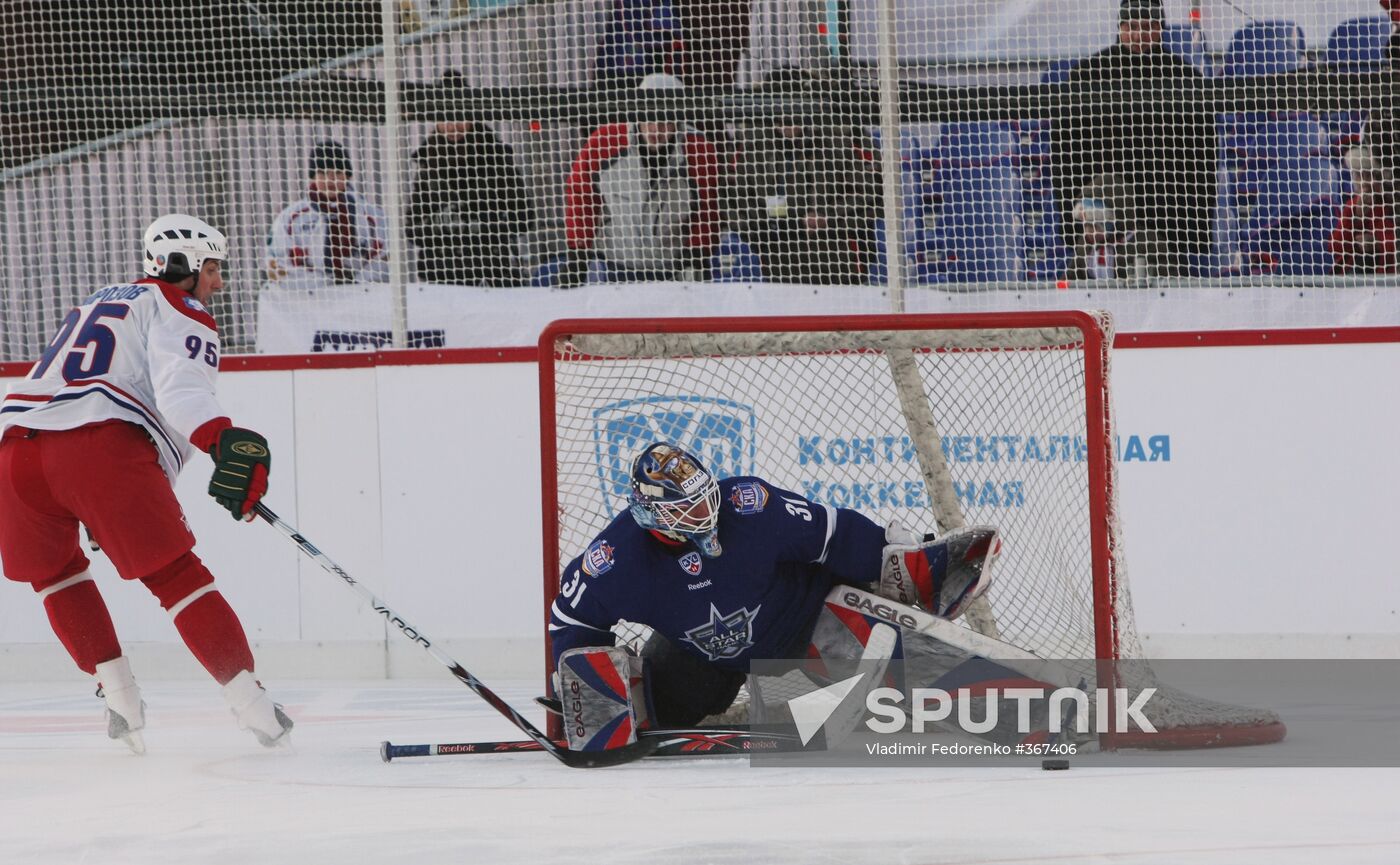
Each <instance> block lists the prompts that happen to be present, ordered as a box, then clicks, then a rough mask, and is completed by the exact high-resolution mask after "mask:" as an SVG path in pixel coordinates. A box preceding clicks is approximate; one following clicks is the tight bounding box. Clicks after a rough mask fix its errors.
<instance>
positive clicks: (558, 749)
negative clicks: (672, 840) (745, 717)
mask: <svg viewBox="0 0 1400 865" xmlns="http://www.w3.org/2000/svg"><path fill="white" fill-rule="evenodd" d="M253 511H254V512H255V513H256V514H257V515H258V516H260V517H262V518H263V519H264V520H267V522H268V524H270V525H271V526H272V527H273V528H275V529H277V530H278V531H279V532H281V533H282V534H283V535H286V536H287V538H288V539H290V540H291V541H292V543H294V544H296V545H297V546H298V547H300V548H301V551H302V552H303V553H306V555H308V556H310V557H311V558H312V559H315V561H316V563H317V564H319V565H320V566H321V567H322V568H323V569H324V570H325V571H326V572H327V573H330V574H334V575H335V576H337V577H339V578H340V579H341V581H342V582H343V583H345V585H347V586H349V587H350V588H352V589H354V590H355V592H356V593H358V594H359V595H360V597H362V598H364V599H365V600H366V601H368V602H369V605H370V608H371V609H373V610H374V611H375V612H376V613H378V614H380V615H381V616H383V617H384V619H385V621H387V622H388V623H389V624H391V625H393V626H394V627H396V628H398V629H399V630H400V631H401V632H402V633H403V635H404V636H405V637H407V638H408V639H409V640H410V641H411V642H414V643H417V644H418V645H420V646H422V647H423V650H424V651H426V652H427V653H428V654H429V655H432V657H433V660H435V661H437V662H438V663H439V664H442V665H443V666H444V667H446V668H447V669H448V671H449V672H451V673H452V675H453V676H455V677H457V681H459V682H461V683H462V684H463V685H466V686H467V687H468V688H470V689H471V690H472V691H473V692H474V693H475V694H476V695H477V696H478V697H480V698H481V699H483V700H485V701H486V702H487V703H489V704H490V705H491V707H492V708H493V709H495V710H496V711H497V712H500V713H501V714H502V715H504V716H506V717H507V718H509V719H510V721H511V723H513V724H515V726H517V727H519V728H520V729H521V731H523V732H524V733H525V735H527V736H529V737H530V739H531V740H532V741H533V742H534V743H535V744H537V745H538V746H539V748H540V750H543V751H548V752H549V754H550V755H551V756H552V757H554V758H555V759H557V760H558V761H559V762H561V763H563V764H564V765H566V766H572V767H574V768H579V769H586V768H594V767H599V766H615V765H617V764H619V763H630V762H631V761H633V760H637V759H640V758H642V757H645V756H646V755H647V754H650V753H651V752H652V751H654V750H656V746H657V744H658V743H657V741H656V740H654V739H638V740H637V741H636V742H634V743H633V744H631V745H627V746H625V747H622V748H614V749H612V750H609V751H587V752H585V751H570V750H569V749H568V748H566V747H564V746H563V745H561V744H560V743H558V742H555V741H554V740H552V739H550V738H549V737H548V736H546V735H545V734H543V733H541V732H540V731H539V730H538V729H536V728H535V725H534V724H531V723H530V722H529V721H527V720H525V717H524V716H523V715H521V714H520V713H519V712H517V711H515V709H514V708H512V707H511V705H510V704H509V703H507V702H506V701H505V700H502V699H501V698H500V697H499V696H497V695H496V692H495V691H492V690H491V689H490V688H488V687H486V686H485V685H484V684H482V682H481V680H480V679H478V678H477V677H475V676H473V675H472V674H471V673H470V672H468V671H467V669H466V668H465V667H463V666H462V665H461V664H459V663H457V662H456V661H454V660H452V658H450V657H448V656H447V655H446V654H445V653H443V652H442V650H440V649H438V648H436V647H434V646H433V641H432V640H430V639H428V637H427V636H426V635H425V634H424V633H423V632H422V631H420V630H418V629H417V628H415V627H414V626H413V625H411V624H409V623H408V620H407V619H405V618H404V617H403V616H400V615H399V614H398V613H396V612H395V611H394V610H392V609H390V608H389V605H388V604H386V603H384V602H383V601H381V600H379V598H377V597H375V596H374V593H373V592H371V591H370V590H369V589H367V588H365V587H364V586H362V585H360V584H359V583H358V582H356V581H355V578H354V577H351V576H350V575H349V574H348V573H346V572H345V569H344V568H342V567H341V566H340V565H337V564H336V563H335V562H333V561H331V559H330V557H329V556H327V555H326V554H325V553H323V552H321V551H320V550H318V549H317V548H316V547H315V546H314V545H312V543H311V542H310V541H308V540H307V539H306V538H305V537H303V536H302V534H301V533H300V532H298V531H297V530H296V529H295V528H293V527H292V526H291V525H289V524H288V523H286V522H284V521H283V520H282V518H281V517H279V516H277V514H275V513H273V512H272V510H271V509H270V508H268V507H267V506H266V505H264V504H263V503H261V502H259V503H258V504H256V505H254V506H253Z"/></svg>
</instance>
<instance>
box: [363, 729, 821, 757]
mask: <svg viewBox="0 0 1400 865" xmlns="http://www.w3.org/2000/svg"><path fill="white" fill-rule="evenodd" d="M637 735H638V736H639V737H640V738H641V739H642V740H654V741H655V742H656V749H655V750H654V751H652V752H651V753H650V754H648V755H647V756H648V757H723V756H742V755H745V754H753V753H758V752H763V753H775V752H791V751H821V750H824V749H825V748H826V743H825V742H824V741H823V740H822V739H821V738H820V737H818V738H816V739H813V740H812V741H811V742H809V743H808V744H807V745H803V744H802V743H801V742H800V741H799V740H798V737H797V736H794V735H792V734H791V733H776V732H774V733H769V732H763V731H758V730H747V729H744V728H742V727H733V728H730V727H687V728H680V729H662V730H642V731H640V732H639V733H638V734H637ZM560 744H562V742H561V743H560ZM539 750H542V749H541V748H540V746H539V744H538V743H537V742H534V741H532V740H530V739H518V740H513V741H505V742H446V743H442V744H430V745H395V744H394V743H392V742H381V743H380V744H379V758H380V759H381V760H383V761H384V762H385V763H388V762H391V761H393V760H397V759H400V758H402V757H448V756H457V755H461V754H514V753H520V752H529V751H539Z"/></svg>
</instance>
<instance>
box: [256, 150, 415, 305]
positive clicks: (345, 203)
mask: <svg viewBox="0 0 1400 865" xmlns="http://www.w3.org/2000/svg"><path fill="white" fill-rule="evenodd" d="M308 167H309V173H310V177H311V181H310V185H309V193H310V194H309V195H308V197H307V198H304V199H302V200H301V201H297V202H294V203H292V204H291V205H289V206H288V207H287V208H286V209H285V210H283V211H282V212H281V213H280V214H278V216H277V219H276V220H275V221H274V222H273V223H272V230H271V231H270V232H268V238H267V261H266V267H267V278H268V280H269V281H270V282H274V283H276V282H283V281H299V280H300V279H306V278H310V279H311V280H312V281H313V282H312V284H315V283H316V282H325V281H329V282H333V283H349V282H384V281H386V280H387V279H388V278H389V269H388V260H387V259H388V241H387V235H386V228H387V224H386V222H385V218H384V211H382V210H380V209H379V208H378V207H377V206H375V205H373V204H371V203H370V202H369V201H368V200H366V199H365V197H364V196H362V195H360V194H359V193H358V192H356V191H355V190H353V189H351V188H350V180H351V178H352V177H354V175H355V170H354V166H353V165H352V164H351V162H350V153H349V151H347V150H346V149H345V146H344V145H343V144H341V143H339V142H337V141H320V142H317V144H316V146H315V147H313V148H312V149H311V158H310V161H309V166H308Z"/></svg>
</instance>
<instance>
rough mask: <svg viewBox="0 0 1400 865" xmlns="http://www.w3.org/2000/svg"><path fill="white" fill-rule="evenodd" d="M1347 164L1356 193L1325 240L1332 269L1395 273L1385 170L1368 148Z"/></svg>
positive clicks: (1351, 155)
mask: <svg viewBox="0 0 1400 865" xmlns="http://www.w3.org/2000/svg"><path fill="white" fill-rule="evenodd" d="M1397 2H1400V0H1397ZM1346 166H1347V170H1348V171H1350V172H1351V182H1352V188H1353V189H1354V190H1355V194H1354V195H1353V196H1352V197H1351V200H1349V201H1348V202H1347V203H1346V204H1345V205H1344V206H1343V207H1342V216H1341V219H1340V220H1338V222H1337V227H1336V228H1335V229H1333V230H1332V236H1331V237H1330V238H1328V241H1327V248H1328V251H1329V252H1331V253H1332V263H1333V267H1334V269H1335V270H1334V272H1335V273H1337V274H1339V275H1343V274H1363V273H1394V272H1395V221H1394V219H1393V218H1392V217H1391V214H1390V207H1389V202H1387V201H1386V197H1385V195H1384V194H1383V193H1384V190H1385V189H1387V188H1388V186H1389V182H1388V179H1387V177H1386V175H1387V172H1386V171H1385V170H1384V169H1383V168H1381V166H1380V163H1379V162H1378V161H1377V160H1376V158H1375V156H1374V155H1373V154H1372V153H1371V150H1370V149H1369V148H1367V147H1353V148H1352V149H1351V150H1348V151H1347V155H1346Z"/></svg>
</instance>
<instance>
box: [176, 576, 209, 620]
mask: <svg viewBox="0 0 1400 865" xmlns="http://www.w3.org/2000/svg"><path fill="white" fill-rule="evenodd" d="M218 590H219V588H218V586H215V585H214V584H213V583H210V584H209V585H207V586H203V587H201V588H198V589H195V590H194V591H193V592H190V593H189V594H188V595H185V597H184V598H182V599H181V600H180V601H178V602H177V603H175V604H174V605H172V606H171V607H170V610H169V613H170V618H172V619H173V618H175V617H176V616H178V615H180V614H181V613H183V612H184V611H185V607H188V606H189V605H190V604H193V603H194V602H195V601H197V600H199V599H200V598H202V597H204V596H205V595H207V594H209V593H210V592H217V591H218Z"/></svg>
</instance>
